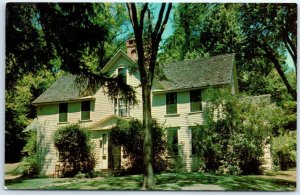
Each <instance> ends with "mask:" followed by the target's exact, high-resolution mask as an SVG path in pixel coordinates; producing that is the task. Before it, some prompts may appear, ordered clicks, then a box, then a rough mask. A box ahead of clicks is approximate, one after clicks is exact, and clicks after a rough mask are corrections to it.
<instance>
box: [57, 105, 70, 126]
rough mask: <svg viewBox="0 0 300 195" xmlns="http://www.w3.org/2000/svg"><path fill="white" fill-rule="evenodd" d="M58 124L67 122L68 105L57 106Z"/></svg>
mask: <svg viewBox="0 0 300 195" xmlns="http://www.w3.org/2000/svg"><path fill="white" fill-rule="evenodd" d="M58 121H59V122H60V123H63V122H67V121H68V103H61V104H59V120H58Z"/></svg>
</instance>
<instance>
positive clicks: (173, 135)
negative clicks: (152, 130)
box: [167, 128, 178, 156]
mask: <svg viewBox="0 0 300 195" xmlns="http://www.w3.org/2000/svg"><path fill="white" fill-rule="evenodd" d="M167 133H168V134H167V143H168V154H169V155H170V156H175V155H178V136H177V128H170V129H168V131H167Z"/></svg>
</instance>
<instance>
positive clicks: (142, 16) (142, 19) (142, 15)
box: [140, 3, 148, 29]
mask: <svg viewBox="0 0 300 195" xmlns="http://www.w3.org/2000/svg"><path fill="white" fill-rule="evenodd" d="M147 9H148V3H145V5H144V7H143V9H142V11H141V17H140V28H141V29H143V28H144V17H145V13H146V11H147Z"/></svg>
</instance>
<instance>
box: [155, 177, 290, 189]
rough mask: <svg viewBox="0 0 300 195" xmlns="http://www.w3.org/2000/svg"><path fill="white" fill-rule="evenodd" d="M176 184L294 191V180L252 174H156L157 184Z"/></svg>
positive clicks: (181, 185) (182, 185) (180, 185)
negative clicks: (260, 176)
mask: <svg viewBox="0 0 300 195" xmlns="http://www.w3.org/2000/svg"><path fill="white" fill-rule="evenodd" d="M170 183H173V184H176V185H178V186H179V187H184V186H191V185H194V184H210V185H211V184H212V185H218V186H221V187H223V188H224V189H225V190H230V191H294V190H295V189H296V182H292V181H287V180H280V179H269V178H259V177H253V176H232V175H211V174H202V173H181V174H162V175H159V176H158V181H157V186H163V187H164V186H166V185H167V184H170Z"/></svg>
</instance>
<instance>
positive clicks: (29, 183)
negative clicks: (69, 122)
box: [5, 173, 296, 191]
mask: <svg viewBox="0 0 300 195" xmlns="http://www.w3.org/2000/svg"><path fill="white" fill-rule="evenodd" d="M199 184H203V185H204V186H205V185H215V186H218V187H219V188H221V189H225V190H231V191H295V190H296V182H294V181H288V180H282V179H270V178H260V177H254V176H231V175H212V174H203V173H164V174H160V175H156V189H157V190H181V188H184V189H187V188H188V186H194V185H199ZM5 185H6V187H7V189H47V190H79V189H80V190H141V187H142V176H141V175H135V176H107V177H99V178H92V179H76V178H36V179H18V180H15V181H6V182H5Z"/></svg>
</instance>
